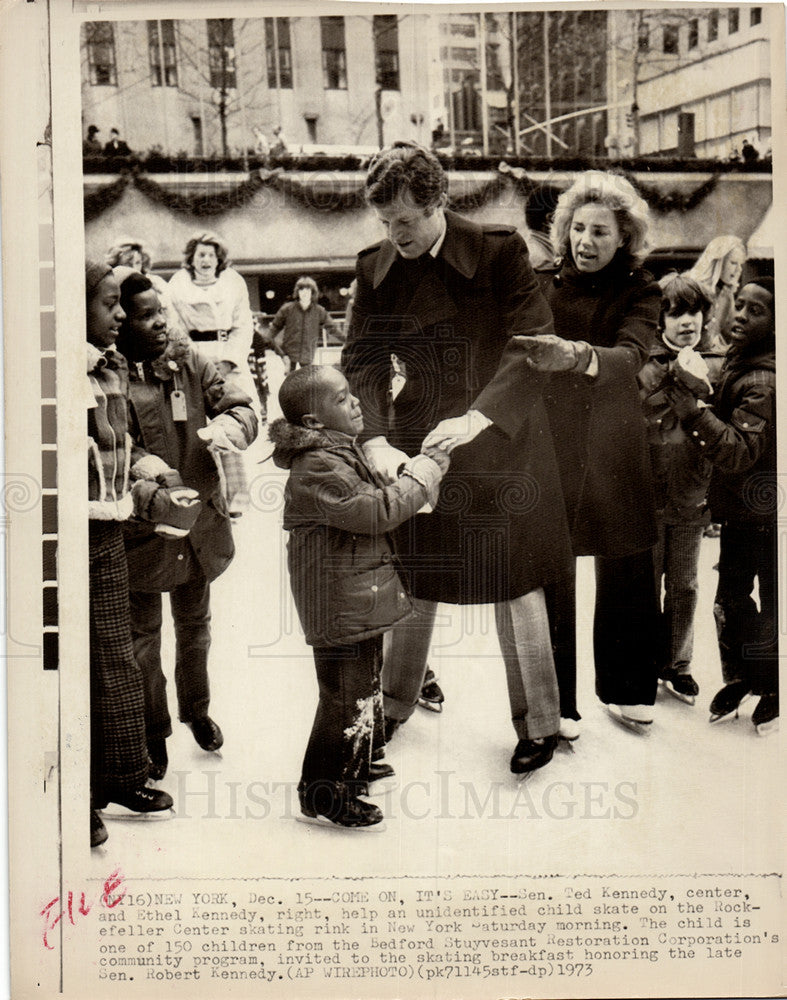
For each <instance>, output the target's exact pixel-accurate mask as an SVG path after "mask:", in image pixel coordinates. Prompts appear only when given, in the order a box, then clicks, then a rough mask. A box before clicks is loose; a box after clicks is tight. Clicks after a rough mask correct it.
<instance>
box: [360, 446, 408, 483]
mask: <svg viewBox="0 0 787 1000" xmlns="http://www.w3.org/2000/svg"><path fill="white" fill-rule="evenodd" d="M363 453H364V456H365V457H366V461H367V462H368V463H369V465H370V466H371V467H372V469H373V470H374V471H375V472H376V473H377V474H378V475H379V476H381V477H382V480H383V482H384V483H385V484H386V485H389V484H390V483H393V482H396V480H397V479H398V478H399V469H400V468H401V467H402V465H404V464H405V463H407V462H409V461H410V456H409V455H407V454H406V453H405V452H403V451H400V450H399V449H398V448H393V447H392V446H391V445H390V444H388V442H387V441H386V439H385V438H384V437H383V436H382V435H380V436H379V437H374V438H369V440H368V441H367V442H366V443H365V444H364V446H363Z"/></svg>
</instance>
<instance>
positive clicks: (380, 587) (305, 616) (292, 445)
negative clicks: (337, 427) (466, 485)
mask: <svg viewBox="0 0 787 1000" xmlns="http://www.w3.org/2000/svg"><path fill="white" fill-rule="evenodd" d="M269 433H270V438H271V441H273V443H274V445H275V450H274V453H273V460H274V462H275V463H276V465H278V466H279V467H280V468H284V469H289V470H290V475H289V479H288V480H287V486H286V489H285V494H284V528H285V530H286V531H289V532H290V537H289V541H288V543H287V554H288V563H289V570H290V585H291V587H292V593H293V597H294V599H295V606H296V608H297V611H298V617H299V618H300V621H301V626H302V627H303V631H304V633H305V636H306V642H307V643H309V645H311V646H336V645H342V644H344V643H350V642H358V641H360V640H361V639H367V638H369V637H371V636H374V635H379V634H380V633H381V632H384V631H386V630H387V629H389V628H390V627H391V626H392V625H395V624H396V623H397V622H399V621H401V620H402V619H403V618H405V617H406V616H407V615H408V614H409V613H410V611H411V609H412V602H411V600H410V597H409V595H408V593H407V591H406V589H405V587H404V585H403V584H402V581H401V579H400V578H399V574H398V573H397V568H396V560H395V556H394V550H393V546H392V542H391V539H390V537H389V532H390V531H391V530H392V529H393V528H396V527H397V526H398V525H400V524H401V523H402V522H403V521H406V520H407V519H408V518H409V517H412V515H413V514H415V512H416V511H417V510H418V509H419V508H420V507H422V506H423V505H424V504H425V503H426V502H427V500H429V498H430V496H431V498H432V500H435V499H436V487H437V483H438V482H439V479H440V470H439V469H438V467H437V465H436V464H435V463H434V462H433V461H432V460H431V459H430V458H427V457H426V456H425V455H418V456H416V458H414V459H411V461H410V462H409V463H408V465H407V467H406V471H405V474H403V475H401V476H400V477H399V479H397V480H396V482H394V483H392V484H391V485H389V486H383V485H382V482H381V481H380V480H379V479H378V478H377V477H376V476H375V474H374V473H373V472H372V470H371V469H370V468H369V466H368V465H367V464H366V460H365V458H364V456H363V452H362V451H361V449H360V447H359V446H358V444H357V443H356V440H355V438H352V437H349V436H348V435H347V434H342V433H341V432H339V431H330V430H309V429H307V428H305V427H298V426H296V425H294V424H290V423H288V422H287V421H286V420H284V419H283V418H281V419H279V420H275V421H274V422H273V424H272V425H271V427H270V432H269ZM423 516H424V517H428V516H431V515H426V514H425V515H423Z"/></svg>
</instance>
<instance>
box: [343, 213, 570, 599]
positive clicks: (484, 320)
mask: <svg viewBox="0 0 787 1000" xmlns="http://www.w3.org/2000/svg"><path fill="white" fill-rule="evenodd" d="M446 220H447V228H446V234H445V239H444V241H443V244H442V246H441V248H440V252H439V253H438V255H437V257H436V258H432V257H431V256H430V255H427V256H426V258H425V259H423V260H421V259H419V260H418V261H414V262H410V261H406V260H404V259H403V258H402V257H401V256H399V254H398V253H397V251H396V249H395V248H394V246H393V244H392V243H391V242H390V241H389V240H384V241H383V242H381V243H378V244H376V245H375V246H372V247H369V248H368V249H366V250H364V251H362V252H361V253H360V254H359V257H358V261H357V266H356V278H357V281H358V290H357V295H356V299H355V305H354V310H353V316H352V322H351V326H350V330H349V332H348V340H347V344H346V346H345V349H344V352H343V354H342V364H343V367H344V370H345V372H346V374H347V377H348V380H349V381H350V385H351V386H352V389H353V391H354V392H355V393H356V394H357V395H358V396H359V398H360V400H361V405H362V407H363V412H364V420H365V424H366V427H365V435H366V436H367V437H372V436H376V435H380V434H383V435H385V436H386V437H387V439H388V442H389V443H390V444H391V445H393V446H395V447H397V448H401V449H402V450H403V451H405V452H407V454H409V455H412V454H414V453H416V452H418V451H419V450H420V447H421V443H422V441H423V439H424V438H425V436H426V435H427V434H428V433H429V431H430V430H432V429H433V428H434V427H435V425H436V424H438V423H439V422H440V421H441V420H443V419H445V418H447V417H456V416H460V415H462V414H465V413H466V412H467V411H468V410H469V409H471V408H474V409H477V410H480V411H481V413H483V414H484V415H485V416H487V417H488V418H489V419H490V420H491V421H492V425H491V426H490V427H487V428H486V429H485V430H483V431H482V432H481V433H480V434H479V435H478V436H477V437H476V438H475V439H474V440H473V441H472V442H471V443H469V444H467V445H462V446H459V447H457V448H455V449H454V451H453V452H452V454H451V467H450V469H449V471H448V474H447V475H446V477H445V479H444V481H443V484H442V488H441V491H440V500H439V503H438V505H437V507H436V508H435V510H434V511H433V512H432V513H419V514H417V515H416V516H415V517H414V518H412V519H411V520H410V521H409V522H407V524H405V525H403V526H402V528H400V529H398V531H397V535H396V544H397V550H398V554H399V556H400V558H401V560H402V562H403V565H404V566H405V568H406V569H407V570H408V571H409V577H410V580H409V582H410V586H411V589H412V592H413V593H414V595H415V596H416V597H419V598H421V599H424V600H434V601H444V602H447V603H452V604H475V603H488V602H495V601H501V600H510V599H512V598H514V597H517V596H520V595H522V594H525V593H527V592H529V591H530V590H533V589H534V588H536V587H539V586H541V585H542V584H544V583H546V582H548V581H551V580H554V579H556V578H558V577H559V576H561V575H562V574H564V573H565V572H566V571H567V568H568V566H569V561H570V546H569V542H568V533H567V524H566V518H565V512H564V508H563V500H562V495H561V491H560V481H559V475H558V470H557V464H556V460H555V454H554V449H553V446H552V439H551V436H550V432H549V425H548V422H547V417H546V412H545V410H544V405H543V401H542V390H543V386H544V384H545V382H546V377H545V376H543V375H541V374H540V373H537V372H536V371H534V370H533V369H532V368H531V367H530V366H529V365H528V364H527V361H526V359H525V356H524V354H523V352H522V350H521V348H518V347H517V345H516V344H515V343H514V342H513V341H512V340H511V337H512V336H513V335H514V334H540V333H551V332H552V320H551V316H550V312H549V308H548V306H547V304H546V301H545V300H544V297H543V295H542V293H541V291H540V290H539V287H538V284H537V282H536V280H535V277H534V275H533V271H532V269H531V267H530V264H529V262H528V254H527V247H526V245H525V242H524V240H523V239H522V237H521V236H520V235H519V234H518V233H517V232H516V231H515V229H514V228H513V227H510V226H502V225H500V226H486V227H482V226H479V225H477V224H475V223H473V222H470V221H468V220H466V219H463V218H462V217H460V216H458V215H456V214H454V213H452V212H446ZM399 372H402V373H403V374H404V376H405V382H404V387H403V388H401V389H400V390H399V389H398V386H397V389H398V391H397V392H396V394H395V398H394V393H393V392H392V390H391V385H392V375H393V374H394V373H399ZM398 381H399V383H401V379H399V380H398Z"/></svg>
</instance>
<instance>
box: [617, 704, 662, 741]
mask: <svg viewBox="0 0 787 1000" xmlns="http://www.w3.org/2000/svg"><path fill="white" fill-rule="evenodd" d="M606 709H607V714H608V715H609V717H610V718H611V719H613V720H614V721H615V722H617V724H618V725H619V726H622V728H623V729H626V730H628V732H630V733H636V734H637V735H638V736H649V735H650V733H651V729H652V726H653V723H652V722H641V721H640V720H639V719H630V718H629V717H628V716H627V715H624V714H623V713H622V712H621V711H619V710H617V709H615V708H614V707H613V706H612V705H607V706H606Z"/></svg>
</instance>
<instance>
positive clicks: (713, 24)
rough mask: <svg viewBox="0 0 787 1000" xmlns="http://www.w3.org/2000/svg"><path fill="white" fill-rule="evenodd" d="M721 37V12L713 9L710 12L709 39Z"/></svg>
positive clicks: (713, 40) (714, 39)
mask: <svg viewBox="0 0 787 1000" xmlns="http://www.w3.org/2000/svg"><path fill="white" fill-rule="evenodd" d="M718 37H719V12H718V11H717V10H712V11H711V12H710V13H709V14H708V41H709V42H715V41H716V39H717V38H718Z"/></svg>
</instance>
